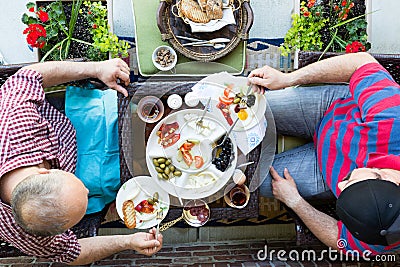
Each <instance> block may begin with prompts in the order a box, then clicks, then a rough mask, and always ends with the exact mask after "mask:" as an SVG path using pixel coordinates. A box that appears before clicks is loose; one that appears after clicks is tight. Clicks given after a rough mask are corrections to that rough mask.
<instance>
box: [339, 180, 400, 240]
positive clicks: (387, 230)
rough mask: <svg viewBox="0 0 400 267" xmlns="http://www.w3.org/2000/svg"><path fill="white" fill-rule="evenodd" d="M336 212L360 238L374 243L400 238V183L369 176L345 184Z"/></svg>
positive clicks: (355, 235)
mask: <svg viewBox="0 0 400 267" xmlns="http://www.w3.org/2000/svg"><path fill="white" fill-rule="evenodd" d="M336 214H337V215H338V216H339V218H340V220H341V221H342V222H343V223H344V225H345V226H346V227H347V228H348V229H349V231H350V232H351V233H352V234H353V236H354V237H356V238H357V239H359V240H361V241H363V242H365V243H367V244H371V245H384V246H387V245H392V244H395V243H397V242H400V186H397V185H396V184H395V183H392V182H389V181H385V180H375V179H368V180H364V181H361V182H357V183H354V184H352V185H350V186H349V187H347V188H345V189H344V190H343V192H342V193H341V194H340V195H339V198H338V200H337V202H336Z"/></svg>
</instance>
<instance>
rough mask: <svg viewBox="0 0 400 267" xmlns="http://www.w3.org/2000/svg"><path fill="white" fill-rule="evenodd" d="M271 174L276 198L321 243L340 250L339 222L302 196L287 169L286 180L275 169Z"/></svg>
mask: <svg viewBox="0 0 400 267" xmlns="http://www.w3.org/2000/svg"><path fill="white" fill-rule="evenodd" d="M270 173H271V176H272V193H273V194H274V196H275V198H277V199H278V200H280V201H282V202H283V203H285V204H286V205H287V206H288V207H289V208H291V209H292V210H293V211H294V212H295V213H296V214H297V215H298V216H299V217H300V219H301V220H302V221H303V222H304V223H305V225H306V226H307V227H308V229H310V231H311V232H312V233H313V234H314V235H315V236H316V237H317V238H318V239H319V240H321V242H323V243H324V244H325V245H327V246H329V247H331V248H333V249H338V246H337V237H338V228H337V220H335V219H334V218H332V217H331V216H329V215H327V214H325V213H323V212H320V211H318V210H317V209H315V208H314V207H313V206H311V205H310V204H309V203H308V202H307V201H305V200H304V199H303V198H302V197H301V196H300V194H299V191H298V190H297V187H296V183H295V181H294V179H293V177H292V176H291V175H290V174H289V171H288V170H287V169H285V171H284V176H285V178H286V179H285V178H282V177H281V176H279V174H278V173H277V172H276V171H275V169H274V168H273V167H271V170H270Z"/></svg>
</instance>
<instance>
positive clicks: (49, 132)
mask: <svg viewBox="0 0 400 267" xmlns="http://www.w3.org/2000/svg"><path fill="white" fill-rule="evenodd" d="M86 78H98V79H100V80H101V81H103V82H104V83H105V84H106V85H107V86H108V87H110V88H112V89H114V90H117V91H118V92H120V93H122V94H124V95H127V91H126V90H125V89H124V88H123V87H122V86H120V85H118V84H117V80H118V79H119V80H121V81H122V82H123V83H125V84H128V83H129V67H128V66H127V65H126V63H125V62H123V61H122V60H120V59H113V60H108V61H103V62H66V61H63V62H46V63H38V64H33V65H30V66H27V67H24V68H22V69H21V70H19V71H18V72H17V73H16V74H14V75H13V76H12V77H10V78H9V79H8V80H7V81H6V82H5V84H4V85H3V86H2V87H1V89H0V150H1V154H0V198H1V200H0V239H3V240H5V241H7V242H9V243H11V244H12V245H14V246H15V247H16V248H18V249H20V250H22V251H23V252H25V253H27V254H29V255H34V256H37V257H43V258H47V259H51V260H53V261H57V262H64V263H68V264H71V265H83V264H88V263H91V262H93V261H96V260H100V259H102V258H105V257H108V256H109V255H111V254H114V253H117V252H120V251H123V250H129V249H133V250H136V251H138V252H139V253H142V254H145V255H152V254H154V253H156V252H157V251H159V250H160V249H161V246H162V245H161V244H162V236H161V235H160V236H159V237H158V239H155V229H152V230H150V232H149V233H135V234H132V235H118V236H117V235H115V236H96V237H89V238H83V239H79V240H78V239H77V237H76V235H75V234H74V233H73V232H72V231H71V230H69V228H71V227H72V226H74V225H75V224H76V223H78V222H79V221H80V220H81V219H82V217H83V216H84V215H85V212H86V208H87V203H88V190H87V189H86V188H85V186H84V185H83V183H82V182H81V180H79V179H78V178H77V177H76V176H75V175H74V174H73V173H74V171H75V167H76V153H77V152H76V139H75V130H74V128H73V126H72V124H71V122H70V121H69V120H68V119H67V118H66V117H65V116H64V115H63V114H61V113H60V112H58V111H57V110H56V109H55V108H54V107H52V106H51V105H50V104H49V103H48V102H47V101H46V100H45V95H44V91H43V87H50V86H54V85H57V84H61V83H66V82H69V81H74V80H80V79H86Z"/></svg>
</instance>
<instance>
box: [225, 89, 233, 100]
mask: <svg viewBox="0 0 400 267" xmlns="http://www.w3.org/2000/svg"><path fill="white" fill-rule="evenodd" d="M230 93H232V88H229V87H226V88H225V89H224V96H226V97H228V98H229V94H230Z"/></svg>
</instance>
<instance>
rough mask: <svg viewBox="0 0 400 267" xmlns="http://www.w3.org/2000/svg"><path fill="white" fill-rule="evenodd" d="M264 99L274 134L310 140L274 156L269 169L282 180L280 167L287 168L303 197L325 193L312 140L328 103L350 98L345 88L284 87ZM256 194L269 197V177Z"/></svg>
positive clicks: (336, 86)
mask: <svg viewBox="0 0 400 267" xmlns="http://www.w3.org/2000/svg"><path fill="white" fill-rule="evenodd" d="M265 96H266V98H267V101H268V104H269V106H270V108H271V111H272V114H273V115H274V120H275V125H276V131H277V133H278V134H283V135H290V136H296V137H302V138H305V139H309V140H310V143H308V144H305V145H303V146H300V147H297V148H294V149H291V150H288V151H284V152H282V153H280V154H277V155H275V158H274V161H273V163H272V166H273V167H274V168H275V169H276V170H277V172H278V173H279V174H280V175H281V176H282V177H284V176H283V170H284V168H287V169H288V170H289V173H290V174H291V175H292V177H293V178H294V179H295V181H296V185H297V188H298V190H299V192H300V194H301V195H302V196H303V197H311V196H315V195H317V194H320V193H323V192H326V191H329V190H330V189H329V188H328V187H327V185H326V183H325V181H324V178H323V176H322V173H321V172H320V168H319V166H318V163H317V155H316V150H315V146H314V143H313V142H312V138H313V136H314V133H315V131H316V129H317V127H318V126H319V123H320V121H321V119H322V117H323V116H324V113H325V111H326V110H327V109H328V108H329V107H330V105H331V104H332V102H334V101H335V100H336V99H338V98H348V97H349V96H350V91H349V87H348V85H343V84H329V85H321V86H307V87H294V88H286V89H284V90H274V91H267V92H266V93H265ZM261 164H262V163H261ZM261 168H269V166H263V165H261ZM260 193H261V195H262V196H265V197H272V188H271V175H270V174H268V176H267V178H266V179H265V180H264V182H263V184H262V185H261V187H260Z"/></svg>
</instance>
